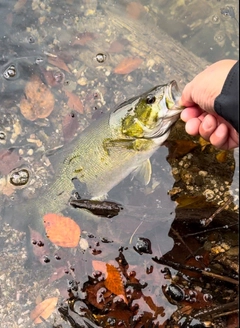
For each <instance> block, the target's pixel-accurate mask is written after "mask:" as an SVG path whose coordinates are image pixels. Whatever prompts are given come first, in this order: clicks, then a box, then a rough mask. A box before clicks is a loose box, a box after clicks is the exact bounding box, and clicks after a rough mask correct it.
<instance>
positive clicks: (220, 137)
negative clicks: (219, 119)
mask: <svg viewBox="0 0 240 328" xmlns="http://www.w3.org/2000/svg"><path fill="white" fill-rule="evenodd" d="M228 137H229V131H228V127H227V125H226V124H224V123H221V124H220V125H219V126H218V127H217V128H216V130H215V131H214V132H213V133H212V135H211V136H210V142H211V144H212V145H213V146H215V147H217V148H221V149H227V148H228V145H227V141H228Z"/></svg>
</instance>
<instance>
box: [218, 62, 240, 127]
mask: <svg viewBox="0 0 240 328" xmlns="http://www.w3.org/2000/svg"><path fill="white" fill-rule="evenodd" d="M214 109H215V111H216V113H217V114H218V115H220V116H222V117H223V118H224V119H225V120H226V121H228V122H229V123H230V124H231V125H232V126H233V127H234V128H235V129H236V130H237V132H239V61H237V62H236V64H235V65H234V66H233V67H232V69H231V70H230V72H229V73H228V76H227V78H226V81H225V83H224V85H223V88H222V91H221V93H220V95H219V96H217V98H216V99H215V102H214Z"/></svg>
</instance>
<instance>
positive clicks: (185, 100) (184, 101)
mask: <svg viewBox="0 0 240 328" xmlns="http://www.w3.org/2000/svg"><path fill="white" fill-rule="evenodd" d="M191 92H192V83H191V82H190V83H188V84H187V85H185V87H184V89H183V92H182V95H181V99H180V101H179V103H180V105H181V106H184V107H190V106H194V104H195V102H194V101H193V99H192V96H191Z"/></svg>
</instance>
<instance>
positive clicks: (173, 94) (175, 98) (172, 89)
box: [165, 80, 183, 111]
mask: <svg viewBox="0 0 240 328" xmlns="http://www.w3.org/2000/svg"><path fill="white" fill-rule="evenodd" d="M180 97H181V93H180V91H179V89H178V85H177V82H176V81H175V80H173V81H171V82H170V83H168V84H167V87H166V98H165V101H166V106H167V108H168V109H170V110H171V109H177V110H179V111H181V110H182V109H183V108H181V107H180V106H178V105H177V104H178V102H179V100H180Z"/></svg>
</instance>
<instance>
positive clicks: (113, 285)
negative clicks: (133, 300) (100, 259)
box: [105, 263, 128, 304]
mask: <svg viewBox="0 0 240 328" xmlns="http://www.w3.org/2000/svg"><path fill="white" fill-rule="evenodd" d="M106 267H107V277H106V280H105V287H106V288H107V289H108V290H109V291H110V292H112V293H113V294H115V295H117V296H120V297H122V298H123V300H124V302H125V303H126V304H128V301H127V298H126V295H125V290H124V285H123V280H122V276H121V273H120V272H119V270H118V269H117V268H116V267H115V266H114V265H112V264H108V263H106Z"/></svg>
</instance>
